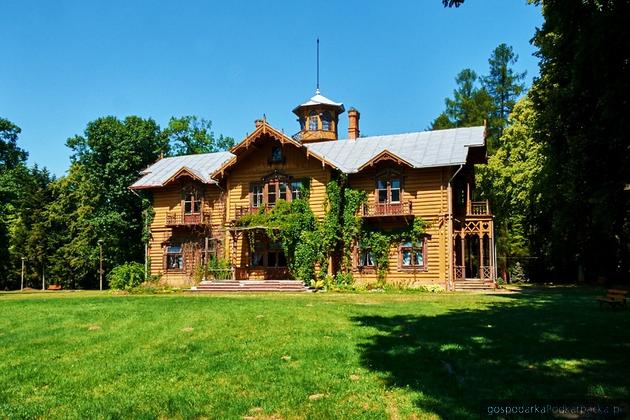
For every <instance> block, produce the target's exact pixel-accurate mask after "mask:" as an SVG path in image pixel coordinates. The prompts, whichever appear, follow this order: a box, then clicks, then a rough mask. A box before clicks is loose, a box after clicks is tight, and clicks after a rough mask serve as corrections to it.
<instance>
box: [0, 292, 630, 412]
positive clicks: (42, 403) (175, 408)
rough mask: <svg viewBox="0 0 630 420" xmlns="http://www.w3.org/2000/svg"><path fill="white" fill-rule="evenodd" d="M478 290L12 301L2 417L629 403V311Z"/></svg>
mask: <svg viewBox="0 0 630 420" xmlns="http://www.w3.org/2000/svg"><path fill="white" fill-rule="evenodd" d="M597 293H599V292H597V291H595V290H592V289H579V288H555V289H543V290H533V289H532V290H530V291H529V292H527V293H517V294H506V295H482V294H429V293H422V294H421V293H413V294H412V293H409V294H404V293H403V294H382V293H381V294H377V293H372V294H301V295H279V294H263V295H221V296H216V295H183V294H177V295H169V296H155V295H154V296H137V295H136V296H120V295H118V296H116V295H110V294H108V293H102V294H101V293H97V292H77V293H63V292H62V293H56V294H54V293H33V294H25V295H21V294H14V293H9V294H0V418H3V417H10V418H20V417H22V418H32V417H46V418H61V417H63V418H83V417H102V418H119V417H124V418H129V417H133V418H155V417H167V418H172V417H176V418H190V417H209V418H218V417H220V418H243V417H251V418H314V419H320V418H375V419H377V418H378V419H380V418H388V417H389V418H410V417H411V418H413V417H418V418H425V417H436V418H437V417H448V418H457V417H460V418H467V417H476V416H477V414H478V413H479V410H480V402H481V401H482V400H486V399H493V398H494V399H497V398H499V399H517V400H523V399H526V400H533V399H541V398H544V399H549V398H554V399H560V398H598V399H626V400H627V399H628V397H629V391H630V387H629V385H630V384H629V382H630V368H629V365H630V358H629V357H628V355H629V354H630V311H628V310H617V311H613V310H609V309H599V308H598V306H597V304H596V302H595V301H594V296H596V295H597Z"/></svg>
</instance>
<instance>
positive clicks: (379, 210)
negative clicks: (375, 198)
mask: <svg viewBox="0 0 630 420" xmlns="http://www.w3.org/2000/svg"><path fill="white" fill-rule="evenodd" d="M361 215H362V216H363V217H389V216H413V208H412V204H411V201H403V202H400V203H368V204H364V205H363V209H362V212H361Z"/></svg>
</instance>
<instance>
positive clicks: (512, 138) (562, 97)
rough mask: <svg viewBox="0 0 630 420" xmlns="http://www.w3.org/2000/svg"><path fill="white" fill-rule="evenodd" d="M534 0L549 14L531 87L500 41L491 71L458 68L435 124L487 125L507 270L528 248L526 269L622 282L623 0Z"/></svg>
mask: <svg viewBox="0 0 630 420" xmlns="http://www.w3.org/2000/svg"><path fill="white" fill-rule="evenodd" d="M444 3H445V6H448V4H447V2H444ZM460 3H463V2H460ZM531 3H533V4H535V5H536V6H541V8H542V13H543V17H544V23H543V25H542V27H541V28H539V29H537V30H536V33H535V35H534V37H533V39H532V44H533V45H534V46H535V47H536V48H537V53H536V55H537V57H538V58H539V67H540V75H539V76H538V77H536V78H535V79H534V82H533V85H532V86H531V89H530V90H529V91H528V92H527V94H526V95H524V96H521V95H522V94H523V93H524V85H523V84H522V79H523V76H524V75H523V74H519V73H515V72H514V71H513V70H511V66H512V65H513V64H515V62H516V59H517V57H516V56H515V55H514V53H513V51H512V49H511V48H510V47H507V46H499V47H498V48H497V49H496V50H495V51H494V52H493V54H492V56H491V58H490V60H489V64H490V71H489V73H488V75H487V76H482V77H477V75H476V73H475V72H474V71H473V70H470V69H465V70H463V71H462V72H460V73H459V74H458V76H457V78H456V84H457V88H456V90H455V91H454V93H453V97H452V98H447V99H446V104H445V105H446V109H445V111H444V112H443V113H442V114H440V115H439V116H438V117H437V118H436V119H435V120H434V121H433V123H432V125H431V127H432V128H449V127H457V126H473V125H480V124H483V121H484V120H486V121H487V123H488V134H489V137H488V152H489V159H488V164H487V165H483V166H481V167H480V168H479V170H478V174H477V183H478V190H479V192H480V194H481V195H482V196H484V197H485V198H489V199H490V200H491V201H492V203H493V211H494V213H495V215H496V221H497V228H498V232H497V236H498V237H497V245H498V254H499V258H500V260H499V265H500V266H501V265H503V267H502V271H503V272H504V275H505V274H507V272H508V271H509V268H510V267H509V266H510V264H509V262H510V260H512V261H516V260H518V258H519V257H524V256H527V257H528V259H527V260H526V262H527V268H528V273H529V275H530V276H532V277H533V279H537V280H553V281H568V282H575V281H590V282H595V281H598V282H609V283H611V282H628V281H629V280H630V137H628V134H627V133H628V132H629V129H630V127H629V126H630V119H628V118H627V117H626V116H627V115H628V112H629V111H630V109H629V101H630V86H629V85H630V29H629V27H628V25H627V22H628V21H630V2H628V1H614V0H598V1H596V0H592V1H583V2H577V3H576V2H570V1H563V0H545V1H540V0H537V1H532V2H531Z"/></svg>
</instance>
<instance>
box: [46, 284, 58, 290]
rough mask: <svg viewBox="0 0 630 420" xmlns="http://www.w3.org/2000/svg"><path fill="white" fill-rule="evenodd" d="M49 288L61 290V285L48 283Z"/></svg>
mask: <svg viewBox="0 0 630 420" xmlns="http://www.w3.org/2000/svg"><path fill="white" fill-rule="evenodd" d="M48 290H61V285H60V284H49V285H48Z"/></svg>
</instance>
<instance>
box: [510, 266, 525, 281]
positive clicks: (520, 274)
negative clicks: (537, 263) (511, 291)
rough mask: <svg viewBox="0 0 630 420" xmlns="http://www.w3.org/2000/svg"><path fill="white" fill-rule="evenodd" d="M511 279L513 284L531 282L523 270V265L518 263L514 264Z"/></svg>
mask: <svg viewBox="0 0 630 420" xmlns="http://www.w3.org/2000/svg"><path fill="white" fill-rule="evenodd" d="M510 279H511V281H512V283H527V282H529V279H528V278H527V276H526V275H525V270H524V269H523V266H522V265H521V263H519V262H517V263H516V264H514V267H512V270H510Z"/></svg>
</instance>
